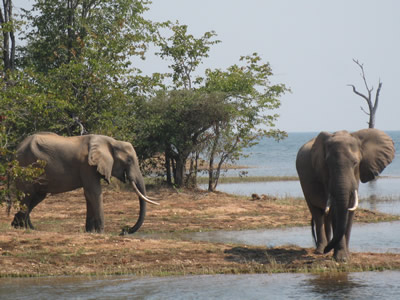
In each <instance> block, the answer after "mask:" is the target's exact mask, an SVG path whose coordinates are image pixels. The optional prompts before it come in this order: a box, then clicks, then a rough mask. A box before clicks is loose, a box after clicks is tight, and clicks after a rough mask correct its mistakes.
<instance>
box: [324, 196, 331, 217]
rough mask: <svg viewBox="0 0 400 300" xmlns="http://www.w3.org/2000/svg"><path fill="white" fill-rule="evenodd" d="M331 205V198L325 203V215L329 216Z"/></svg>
mask: <svg viewBox="0 0 400 300" xmlns="http://www.w3.org/2000/svg"><path fill="white" fill-rule="evenodd" d="M331 204H332V197H331V196H329V197H328V202H326V207H325V214H326V215H327V214H329V211H330V210H331Z"/></svg>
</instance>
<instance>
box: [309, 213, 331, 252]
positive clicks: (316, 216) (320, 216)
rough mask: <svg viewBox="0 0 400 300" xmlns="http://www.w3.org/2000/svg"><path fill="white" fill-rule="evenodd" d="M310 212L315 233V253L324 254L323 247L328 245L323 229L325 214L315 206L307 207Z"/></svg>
mask: <svg viewBox="0 0 400 300" xmlns="http://www.w3.org/2000/svg"><path fill="white" fill-rule="evenodd" d="M309 209H310V211H311V215H312V218H313V220H314V223H315V231H316V234H317V245H316V247H317V248H316V250H315V252H316V253H319V254H321V253H324V249H325V246H326V245H327V244H328V240H327V238H326V233H325V231H326V229H325V212H324V211H323V210H322V209H320V208H318V207H315V206H311V205H310V206H309Z"/></svg>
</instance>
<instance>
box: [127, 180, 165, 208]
mask: <svg viewBox="0 0 400 300" xmlns="http://www.w3.org/2000/svg"><path fill="white" fill-rule="evenodd" d="M131 183H132V186H133V188H134V189H135V192H136V194H138V196H139V197H140V198H142V199H143V200H144V201H146V202H149V203H151V204H155V205H160V203H157V202H155V201H151V200H150V199H148V198H147V197H146V196H144V195H143V194H142V193H141V192H140V191H139V189H138V188H137V186H136V184H135V183H134V182H133V181H131Z"/></svg>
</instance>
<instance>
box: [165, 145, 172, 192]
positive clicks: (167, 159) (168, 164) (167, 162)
mask: <svg viewBox="0 0 400 300" xmlns="http://www.w3.org/2000/svg"><path fill="white" fill-rule="evenodd" d="M165 170H166V173H167V183H168V184H169V185H172V177H171V158H170V157H169V153H168V150H166V151H165Z"/></svg>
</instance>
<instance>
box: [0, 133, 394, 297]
mask: <svg viewBox="0 0 400 300" xmlns="http://www.w3.org/2000/svg"><path fill="white" fill-rule="evenodd" d="M317 134H318V133H289V137H288V138H287V139H286V140H283V141H281V142H279V143H276V142H275V141H273V140H263V141H261V143H260V144H259V145H257V146H256V147H254V148H252V149H250V150H248V151H247V154H249V155H250V157H248V158H244V159H241V160H240V161H239V162H238V164H240V165H246V166H249V168H248V169H245V170H230V171H229V172H227V173H226V175H229V176H239V172H243V171H245V172H248V175H249V176H265V175H269V176H286V175H288V176H293V175H294V176H296V175H297V174H296V169H295V159H296V155H297V151H298V149H299V148H300V146H301V145H303V144H304V143H305V142H307V141H308V140H310V139H311V138H313V137H314V136H316V135H317ZM388 134H389V135H390V136H391V137H392V138H393V140H394V141H395V145H396V151H397V153H400V152H399V151H398V147H399V145H400V132H399V131H393V132H388ZM381 175H383V176H384V178H380V179H378V180H376V181H374V182H372V183H368V184H360V192H359V194H360V198H361V203H360V205H361V206H362V207H365V208H369V209H374V210H379V211H383V212H388V213H393V214H400V158H397V157H396V158H395V159H394V161H393V162H392V164H391V165H389V166H388V167H387V168H386V169H385V170H384V172H383V173H382V174H381ZM217 189H218V190H221V191H227V192H230V193H236V194H242V195H249V196H250V195H251V194H252V193H258V194H271V195H276V196H288V195H289V196H293V197H303V194H302V192H301V188H300V184H299V182H298V181H289V182H264V183H245V184H222V185H219V186H218V188H217ZM399 232H400V222H387V223H378V224H354V226H353V230H352V236H351V241H350V249H351V251H353V252H357V251H370V252H392V253H400V234H399ZM190 238H192V239H195V240H209V241H216V242H227V243H243V244H249V245H265V246H267V247H271V246H279V245H287V244H293V245H299V246H301V247H312V245H313V242H312V239H311V231H310V228H309V227H308V226H307V227H302V228H291V229H276V230H249V231H236V232H229V231H228V232H227V231H217V232H207V233H195V234H191V235H190ZM399 295H400V271H386V272H363V273H340V274H322V275H315V274H314V275H313V274H259V275H215V276H214V275H204V276H180V277H166V278H136V277H134V276H118V277H99V278H96V277H91V278H87V277H58V278H0V299H382V297H384V298H385V299H399Z"/></svg>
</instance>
